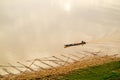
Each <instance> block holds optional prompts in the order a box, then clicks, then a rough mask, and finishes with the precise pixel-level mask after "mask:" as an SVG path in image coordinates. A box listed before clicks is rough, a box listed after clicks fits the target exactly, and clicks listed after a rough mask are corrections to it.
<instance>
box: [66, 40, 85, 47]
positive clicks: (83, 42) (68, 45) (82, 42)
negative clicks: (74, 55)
mask: <svg viewBox="0 0 120 80" xmlns="http://www.w3.org/2000/svg"><path fill="white" fill-rule="evenodd" d="M85 44H86V42H85V41H81V42H80V43H73V44H66V45H64V48H67V47H71V46H78V45H82V46H83V45H85Z"/></svg>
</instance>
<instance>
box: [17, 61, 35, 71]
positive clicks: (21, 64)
mask: <svg viewBox="0 0 120 80" xmlns="http://www.w3.org/2000/svg"><path fill="white" fill-rule="evenodd" d="M17 63H18V64H20V65H22V66H24V67H25V68H27V69H29V70H30V71H34V70H33V69H32V68H30V67H28V66H26V65H24V64H22V63H20V62H17Z"/></svg>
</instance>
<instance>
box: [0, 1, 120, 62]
mask: <svg viewBox="0 0 120 80" xmlns="http://www.w3.org/2000/svg"><path fill="white" fill-rule="evenodd" d="M0 12H1V13H0V17H1V18H0V55H1V56H0V64H7V63H8V62H12V63H15V62H16V61H24V60H27V59H33V58H36V57H47V56H51V55H59V54H60V53H61V52H62V51H63V52H64V51H65V53H66V54H67V51H68V52H72V51H75V50H78V51H79V48H80V49H83V47H81V46H78V47H79V48H77V47H75V48H76V49H75V50H74V49H72V48H70V49H72V50H70V49H67V50H65V49H64V48H63V47H64V44H66V43H73V42H80V41H82V40H85V41H87V42H88V44H89V43H90V44H95V43H98V42H111V43H113V44H114V42H118V43H119V41H120V27H119V26H120V23H119V21H120V1H119V0H74V1H73V0H66V1H65V0H57V1H56V0H44V1H43V0H24V1H20V0H12V1H9V0H3V1H0ZM97 46H98V45H97ZM114 46H119V44H114ZM87 47H93V48H94V49H95V47H94V46H87V45H86V47H84V49H88V48H87ZM99 47H100V46H99ZM105 47H106V46H105ZM107 47H110V46H107ZM96 49H99V48H96ZM116 49H117V48H116ZM113 51H114V50H113ZM118 52H119V51H118ZM116 53H117V52H116Z"/></svg>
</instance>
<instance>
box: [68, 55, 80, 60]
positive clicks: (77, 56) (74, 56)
mask: <svg viewBox="0 0 120 80" xmlns="http://www.w3.org/2000/svg"><path fill="white" fill-rule="evenodd" d="M70 55H71V56H74V57H76V58H78V59H80V58H81V57H79V56H76V55H73V54H70Z"/></svg>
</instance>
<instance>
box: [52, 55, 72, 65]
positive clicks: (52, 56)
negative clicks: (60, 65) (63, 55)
mask: <svg viewBox="0 0 120 80" xmlns="http://www.w3.org/2000/svg"><path fill="white" fill-rule="evenodd" d="M52 57H53V58H55V59H57V60H60V61H62V62H65V63H68V64H70V63H69V62H66V61H64V60H62V59H60V58H58V57H56V56H52Z"/></svg>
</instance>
